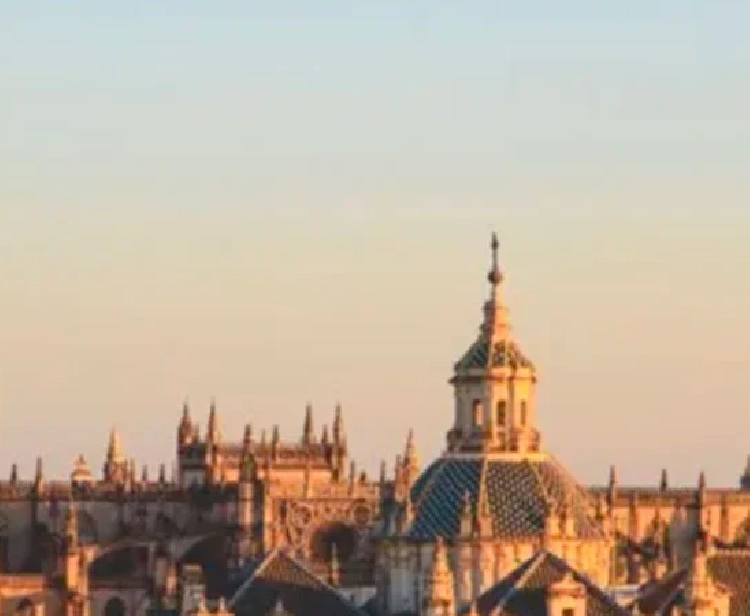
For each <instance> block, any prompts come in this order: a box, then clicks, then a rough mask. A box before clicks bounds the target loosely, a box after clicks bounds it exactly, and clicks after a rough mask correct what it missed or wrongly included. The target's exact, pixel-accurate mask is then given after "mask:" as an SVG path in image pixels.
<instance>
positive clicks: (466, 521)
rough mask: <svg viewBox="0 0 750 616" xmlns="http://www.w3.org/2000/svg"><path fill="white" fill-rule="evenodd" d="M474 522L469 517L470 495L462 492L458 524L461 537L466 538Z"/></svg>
mask: <svg viewBox="0 0 750 616" xmlns="http://www.w3.org/2000/svg"><path fill="white" fill-rule="evenodd" d="M473 525H474V520H473V517H472V515H471V494H469V491H468V490H467V491H466V492H464V497H463V507H462V508H461V519H460V522H459V526H460V531H461V536H463V537H468V536H469V535H471V531H472V530H473Z"/></svg>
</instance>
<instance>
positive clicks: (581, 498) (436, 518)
mask: <svg viewBox="0 0 750 616" xmlns="http://www.w3.org/2000/svg"><path fill="white" fill-rule="evenodd" d="M484 464H486V468H485V469H483V465H484ZM481 485H483V486H484V489H485V490H486V494H487V500H488V504H489V509H490V512H491V515H492V532H493V536H494V537H504V538H513V537H536V536H541V535H542V534H543V533H544V525H545V514H546V510H547V506H548V505H547V501H548V499H551V501H552V503H553V506H555V507H556V508H557V509H558V511H560V510H561V508H562V506H563V503H565V502H566V501H567V502H569V503H570V506H571V510H572V512H573V516H574V520H575V523H574V528H575V532H576V533H577V534H578V536H580V537H584V538H599V537H603V531H602V529H601V528H600V527H599V525H598V524H597V523H596V521H595V520H593V519H592V518H591V517H590V516H589V503H588V500H587V494H586V492H585V490H583V489H582V488H581V487H579V486H578V485H577V484H576V482H575V481H574V480H573V478H572V477H571V476H570V475H569V474H568V473H567V471H566V470H565V469H564V468H563V467H562V466H561V465H560V464H559V463H558V462H557V461H555V460H554V459H553V458H551V457H550V458H544V459H542V460H527V459H486V460H485V459H482V458H480V457H477V458H474V459H462V458H452V457H450V456H446V457H443V458H439V459H438V460H436V461H435V462H433V464H432V465H430V466H429V467H428V468H427V470H426V471H425V473H424V475H423V476H422V477H420V478H419V479H418V480H417V482H416V483H415V485H414V487H413V489H412V494H411V498H412V502H413V503H414V506H415V513H414V519H413V522H412V525H411V527H410V529H409V531H408V536H409V537H411V538H413V539H417V540H433V539H435V537H437V536H438V535H440V536H442V537H444V538H451V537H454V536H456V535H457V534H458V532H459V527H460V517H461V512H462V510H463V502H464V495H465V494H466V493H468V494H469V496H470V498H471V501H472V506H473V507H474V508H476V506H477V501H478V498H479V492H480V486H481Z"/></svg>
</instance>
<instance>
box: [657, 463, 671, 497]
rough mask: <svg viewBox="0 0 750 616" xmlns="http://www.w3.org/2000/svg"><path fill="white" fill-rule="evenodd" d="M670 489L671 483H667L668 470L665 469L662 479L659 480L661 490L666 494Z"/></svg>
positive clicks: (662, 470) (662, 472)
mask: <svg viewBox="0 0 750 616" xmlns="http://www.w3.org/2000/svg"><path fill="white" fill-rule="evenodd" d="M668 487H669V482H668V481H667V469H666V468H663V469H661V479H660V480H659V489H660V490H661V491H662V492H666V490H667V488H668Z"/></svg>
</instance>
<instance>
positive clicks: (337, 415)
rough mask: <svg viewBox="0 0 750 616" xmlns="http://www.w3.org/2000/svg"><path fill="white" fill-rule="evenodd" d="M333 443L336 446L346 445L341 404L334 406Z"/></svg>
mask: <svg viewBox="0 0 750 616" xmlns="http://www.w3.org/2000/svg"><path fill="white" fill-rule="evenodd" d="M333 442H334V443H335V444H336V445H345V444H346V433H345V432H344V417H343V413H342V411H341V404H337V405H336V411H335V412H334V417H333Z"/></svg>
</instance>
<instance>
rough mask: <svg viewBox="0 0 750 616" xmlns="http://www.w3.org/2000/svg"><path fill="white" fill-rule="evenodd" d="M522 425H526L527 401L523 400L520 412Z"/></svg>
mask: <svg viewBox="0 0 750 616" xmlns="http://www.w3.org/2000/svg"><path fill="white" fill-rule="evenodd" d="M520 416H521V418H520V423H521V426H522V427H523V426H525V425H526V400H521V411H520Z"/></svg>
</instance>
